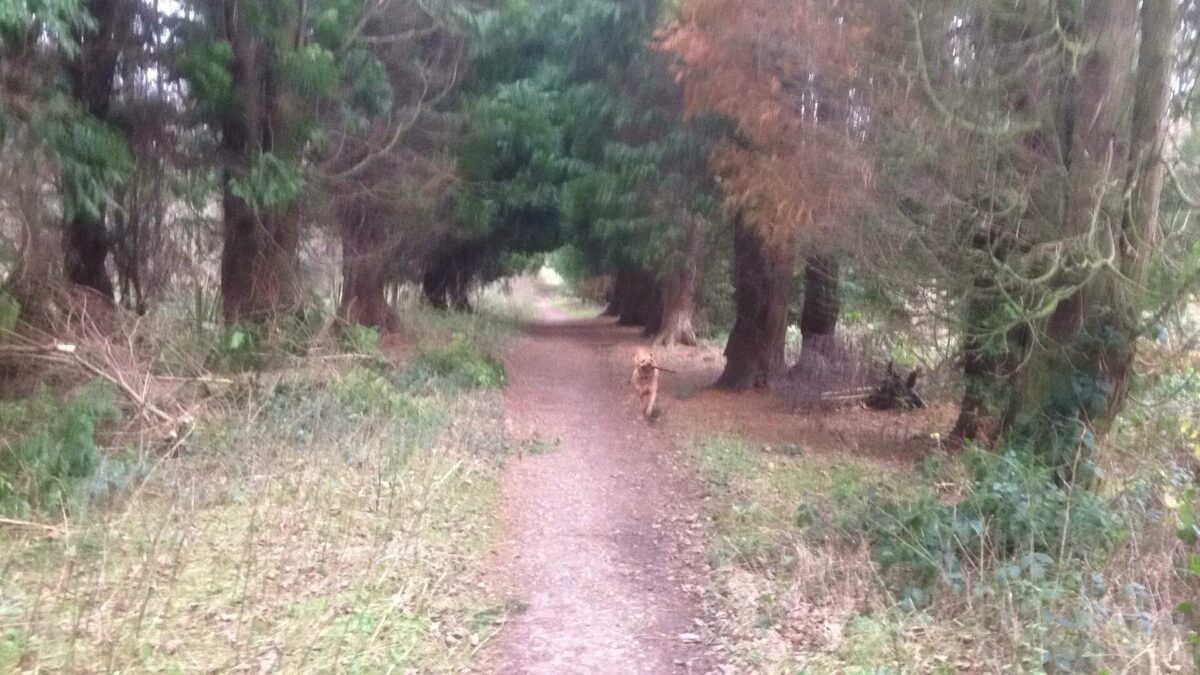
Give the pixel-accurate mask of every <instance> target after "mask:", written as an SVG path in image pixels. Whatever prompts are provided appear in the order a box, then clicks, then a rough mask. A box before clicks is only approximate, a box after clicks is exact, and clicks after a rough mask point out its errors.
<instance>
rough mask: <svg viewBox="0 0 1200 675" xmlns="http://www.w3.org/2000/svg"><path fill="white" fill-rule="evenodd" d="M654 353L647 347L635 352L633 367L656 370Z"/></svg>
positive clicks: (643, 370)
mask: <svg viewBox="0 0 1200 675" xmlns="http://www.w3.org/2000/svg"><path fill="white" fill-rule="evenodd" d="M655 365H656V364H655V362H654V355H653V354H651V353H650V352H649V351H647V350H645V349H638V350H637V351H636V352H634V353H633V367H634V368H637V369H638V370H640V371H642V372H647V371H651V370H654V366H655Z"/></svg>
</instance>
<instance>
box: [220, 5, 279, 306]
mask: <svg viewBox="0 0 1200 675" xmlns="http://www.w3.org/2000/svg"><path fill="white" fill-rule="evenodd" d="M247 11H248V10H247V8H246V7H245V5H244V4H243V3H239V2H235V1H233V0H225V1H224V2H222V4H221V11H220V12H219V13H218V14H217V17H216V18H217V20H218V21H219V22H220V23H221V25H220V26H219V27H218V34H220V35H223V36H224V37H225V38H226V39H227V40H228V41H229V43H230V46H231V47H232V48H233V63H232V64H231V66H230V75H231V76H232V86H233V91H234V100H235V104H234V106H233V108H234V109H233V110H232V111H230V113H229V114H227V115H225V116H224V118H223V119H222V120H221V146H220V147H221V152H222V154H223V156H224V159H225V167H226V168H225V171H224V175H223V180H222V200H221V204H222V208H223V212H224V213H223V219H224V223H223V240H224V241H223V244H224V245H223V248H222V251H221V300H222V309H223V314H224V318H225V321H226V323H237V322H242V321H262V320H266V319H270V318H272V317H274V316H276V315H278V314H281V313H285V312H288V311H292V310H295V309H296V308H298V307H299V304H300V283H299V277H298V271H299V270H298V267H299V246H300V219H299V211H298V209H297V207H296V206H295V205H294V204H292V205H288V206H278V207H261V208H255V207H254V206H253V205H251V204H250V203H248V202H247V201H246V200H245V199H243V198H242V197H241V196H239V195H238V194H236V191H235V190H234V184H235V181H236V180H237V179H239V178H241V177H244V176H246V175H247V174H248V173H249V171H250V168H251V166H252V165H253V162H254V161H255V160H256V159H257V158H258V157H259V156H260V155H262V154H263V153H268V152H271V153H275V154H276V155H278V156H281V157H288V156H289V155H291V154H293V153H290V152H289V150H291V149H290V148H287V147H286V145H287V143H286V142H284V140H283V139H286V138H288V136H289V123H288V119H287V116H286V114H285V111H284V110H283V109H282V108H281V105H282V102H281V101H280V92H279V90H278V83H277V81H276V77H275V70H276V64H274V63H273V62H272V61H273V57H272V50H271V48H270V46H269V45H268V44H267V42H266V40H264V39H263V38H262V37H260V36H258V35H255V34H254V30H253V28H252V27H251V23H252V18H251V17H249V16H247V15H246V13H247Z"/></svg>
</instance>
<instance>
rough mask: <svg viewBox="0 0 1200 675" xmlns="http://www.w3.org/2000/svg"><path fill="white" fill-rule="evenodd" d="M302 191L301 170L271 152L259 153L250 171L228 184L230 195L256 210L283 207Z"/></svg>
mask: <svg viewBox="0 0 1200 675" xmlns="http://www.w3.org/2000/svg"><path fill="white" fill-rule="evenodd" d="M303 188H304V180H303V178H302V177H301V175H300V168H299V167H298V166H297V165H296V164H294V163H293V162H290V161H287V160H285V159H283V158H281V157H278V156H276V155H275V154H274V153H270V152H264V153H260V154H259V155H258V157H256V158H255V160H254V164H253V165H252V166H251V167H250V172H249V173H248V174H247V175H245V176H243V177H240V178H234V179H233V181H232V182H231V189H232V191H233V194H235V195H237V196H238V197H241V198H242V199H243V200H245V201H246V203H247V204H249V205H250V206H251V208H253V209H255V210H271V209H280V208H283V207H285V206H287V205H289V204H291V203H292V202H294V201H295V200H296V199H297V198H298V197H299V196H300V192H301V190H302V189H303Z"/></svg>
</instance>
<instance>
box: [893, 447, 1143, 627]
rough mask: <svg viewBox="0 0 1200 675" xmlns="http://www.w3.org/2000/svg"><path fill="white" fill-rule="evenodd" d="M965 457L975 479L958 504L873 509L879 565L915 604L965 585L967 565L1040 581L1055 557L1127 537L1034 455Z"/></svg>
mask: <svg viewBox="0 0 1200 675" xmlns="http://www.w3.org/2000/svg"><path fill="white" fill-rule="evenodd" d="M966 459H967V463H968V465H969V466H970V467H971V469H972V471H973V474H974V482H973V485H972V487H971V488H970V490H969V491H968V492H967V493H966V494H965V495H964V497H963V498H962V500H961V501H960V502H959V503H957V504H954V505H946V504H942V503H941V502H939V501H937V500H936V499H935V498H934V497H933V496H931V495H925V496H923V497H921V498H920V499H917V500H913V501H909V502H891V503H888V502H884V503H880V504H878V505H877V507H876V508H875V509H874V512H873V515H872V518H871V521H872V522H871V532H872V539H873V541H874V543H875V547H876V554H877V556H878V559H879V563H880V566H881V567H882V568H883V570H884V572H885V574H889V575H890V576H891V579H892V581H893V582H896V583H897V585H898V586H899V588H898V590H899V591H900V592H901V594H902V596H903V597H906V598H909V599H910V600H912V601H913V604H917V605H920V604H922V602H919V600H922V599H924V598H925V597H927V596H926V592H927V591H928V590H929V587H930V586H932V585H934V584H936V583H942V584H948V585H950V586H951V587H954V588H959V587H960V585H961V582H962V567H963V565H964V564H970V565H973V566H984V565H988V564H993V565H995V572H996V574H997V575H998V577H1002V578H1007V579H1008V580H1016V579H1019V578H1030V579H1033V580H1034V581H1038V580H1041V579H1043V578H1045V577H1046V575H1047V572H1048V568H1049V567H1050V566H1051V565H1053V564H1054V563H1055V561H1063V560H1066V559H1070V558H1086V557H1090V556H1091V555H1093V554H1096V553H1100V552H1102V551H1104V550H1105V549H1107V548H1109V547H1110V546H1111V545H1112V544H1114V543H1116V542H1117V541H1119V540H1120V538H1121V537H1122V524H1121V522H1120V520H1119V519H1118V518H1117V516H1116V514H1115V513H1114V512H1113V511H1112V510H1111V509H1110V508H1109V506H1108V505H1107V504H1106V503H1105V502H1104V500H1103V499H1101V498H1100V497H1099V496H1098V495H1096V494H1095V493H1093V492H1091V491H1088V490H1083V489H1074V490H1073V489H1071V488H1070V487H1063V486H1060V485H1058V484H1056V483H1054V482H1052V481H1050V480H1048V478H1047V477H1048V476H1049V475H1050V471H1049V469H1048V467H1047V466H1045V465H1044V464H1043V463H1042V462H1039V461H1037V460H1036V459H1035V458H1033V457H1032V456H1029V455H1021V454H1018V453H1016V452H1012V451H1009V452H1004V453H1001V454H993V453H989V452H982V451H977V450H976V451H971V452H970V453H968V455H967V458H966Z"/></svg>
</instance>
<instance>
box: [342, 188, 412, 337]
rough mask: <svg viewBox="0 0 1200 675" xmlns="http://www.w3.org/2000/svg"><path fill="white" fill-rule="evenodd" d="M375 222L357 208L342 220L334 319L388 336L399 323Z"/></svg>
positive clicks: (384, 244) (383, 241)
mask: <svg viewBox="0 0 1200 675" xmlns="http://www.w3.org/2000/svg"><path fill="white" fill-rule="evenodd" d="M378 218H379V214H376V213H373V212H371V211H370V210H369V209H368V208H366V207H361V206H360V207H359V208H356V209H351V210H350V212H349V213H347V214H345V217H344V218H343V219H342V298H341V301H340V302H339V303H338V311H337V315H338V318H339V319H341V320H342V321H345V322H347V323H353V324H358V325H361V326H370V327H372V328H376V329H378V330H379V331H381V332H388V331H392V330H395V329H396V328H397V327H399V319H398V317H397V316H396V312H395V311H394V310H393V309H392V307H391V305H390V304H388V300H387V293H386V289H387V283H388V275H387V267H388V259H389V250H388V248H389V247H388V241H387V240H388V236H387V230H386V229H385V227H383V226H382V225H384V224H383V223H381V222H380V221H379V220H378Z"/></svg>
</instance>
